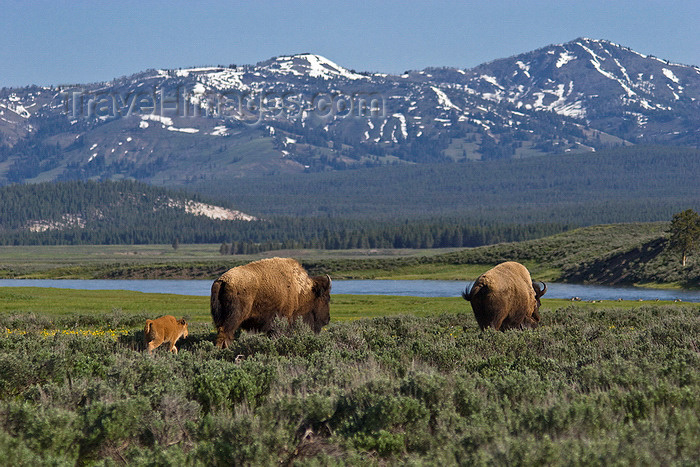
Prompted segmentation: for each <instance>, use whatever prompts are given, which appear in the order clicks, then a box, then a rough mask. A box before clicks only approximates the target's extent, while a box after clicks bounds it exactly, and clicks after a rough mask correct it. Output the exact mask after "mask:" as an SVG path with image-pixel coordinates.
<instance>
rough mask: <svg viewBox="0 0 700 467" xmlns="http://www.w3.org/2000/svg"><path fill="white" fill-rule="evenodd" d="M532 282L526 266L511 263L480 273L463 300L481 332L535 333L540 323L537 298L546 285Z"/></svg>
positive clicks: (543, 291)
mask: <svg viewBox="0 0 700 467" xmlns="http://www.w3.org/2000/svg"><path fill="white" fill-rule="evenodd" d="M542 285H543V288H540V286H539V284H537V283H536V282H533V281H532V279H531V278H530V272H529V271H528V270H527V268H526V267H525V266H523V265H522V264H520V263H516V262H514V261H508V262H505V263H501V264H499V265H498V266H496V267H494V268H492V269H490V270H488V271H486V272H485V273H483V274H482V275H481V276H479V278H477V280H476V281H474V285H473V286H472V289H471V292H469V291H468V290H465V291H464V292H463V293H462V297H464V299H465V300H467V301H470V302H471V304H472V309H473V310H474V316H475V317H476V321H477V322H478V323H479V327H480V328H481V330H482V331H483V330H484V329H486V328H488V327H492V328H494V329H496V330H501V331H504V330H506V329H523V328H531V329H534V328H536V327H537V326H538V323H539V321H540V315H539V309H540V297H541V296H542V295H544V294H545V292H546V291H547V285H546V284H544V282H543V283H542Z"/></svg>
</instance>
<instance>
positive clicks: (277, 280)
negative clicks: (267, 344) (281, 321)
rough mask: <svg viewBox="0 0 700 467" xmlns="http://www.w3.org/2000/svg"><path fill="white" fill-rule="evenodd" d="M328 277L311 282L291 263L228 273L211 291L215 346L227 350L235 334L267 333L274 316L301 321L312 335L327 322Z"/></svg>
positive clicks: (271, 262) (277, 261)
mask: <svg viewBox="0 0 700 467" xmlns="http://www.w3.org/2000/svg"><path fill="white" fill-rule="evenodd" d="M330 293H331V278H330V276H328V275H326V276H316V277H310V276H309V275H308V274H307V273H306V271H305V270H304V268H303V267H302V266H301V265H300V264H299V263H298V262H297V261H295V260H293V259H291V258H270V259H262V260H260V261H255V262H252V263H249V264H246V265H244V266H238V267H235V268H233V269H229V270H228V271H226V272H225V273H224V274H222V275H221V277H219V278H218V279H217V280H216V281H214V283H213V284H212V286H211V317H212V319H213V321H214V325H215V326H216V330H217V337H216V345H217V346H218V347H223V348H226V347H228V346H229V344H230V343H231V341H232V340H233V337H234V335H235V333H236V331H237V330H238V329H239V328H240V329H246V330H251V331H262V332H267V331H270V329H271V326H272V323H273V321H274V319H275V317H280V318H286V319H287V320H288V321H289V323H290V324H291V323H292V322H293V321H294V320H295V319H297V318H301V319H302V320H303V321H304V322H305V323H307V324H308V325H309V326H311V328H312V329H313V330H314V332H317V333H318V332H320V331H321V328H322V327H323V326H325V325H326V324H328V322H329V321H330Z"/></svg>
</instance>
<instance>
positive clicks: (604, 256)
mask: <svg viewBox="0 0 700 467" xmlns="http://www.w3.org/2000/svg"><path fill="white" fill-rule="evenodd" d="M668 226H669V224H668V223H665V222H656V223H633V224H612V225H597V226H591V227H585V228H580V229H576V230H572V231H569V232H564V233H560V234H556V235H552V236H549V237H545V238H540V239H535V240H527V241H522V242H511V243H500V244H497V245H488V246H480V247H476V248H469V249H465V250H459V251H456V252H452V253H445V254H437V255H432V256H424V257H413V258H395V259H366V260H345V261H341V260H339V261H318V262H306V263H305V266H306V267H307V268H309V269H311V270H312V271H314V272H328V273H331V274H336V275H337V276H340V277H347V278H384V279H387V278H413V279H416V278H424V279H463V280H464V279H474V278H476V276H478V275H479V274H480V273H482V272H484V271H486V269H488V267H489V266H491V265H495V264H498V263H501V262H503V261H519V262H522V263H523V264H525V265H526V266H527V267H528V268H529V269H530V271H531V273H532V276H533V277H534V278H537V279H540V280H546V281H556V282H574V283H583V282H588V283H596V284H618V285H623V284H624V285H632V284H650V285H654V284H656V285H665V286H681V287H700V258H699V257H698V255H695V256H693V257H692V258H689V261H688V264H687V266H686V267H682V266H681V263H680V259H679V258H678V257H677V256H676V255H673V254H671V253H669V252H668V251H667V250H666V241H667V238H666V237H667V233H666V231H667V230H668ZM475 265H479V266H478V267H476V266H475Z"/></svg>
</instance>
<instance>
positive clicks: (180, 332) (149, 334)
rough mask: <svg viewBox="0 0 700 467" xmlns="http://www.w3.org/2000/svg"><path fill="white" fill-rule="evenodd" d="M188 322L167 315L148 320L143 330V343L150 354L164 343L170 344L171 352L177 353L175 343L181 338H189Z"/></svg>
mask: <svg viewBox="0 0 700 467" xmlns="http://www.w3.org/2000/svg"><path fill="white" fill-rule="evenodd" d="M187 335H188V333H187V321H185V319H184V318H182V319H175V317H174V316H170V315H165V316H161V317H160V318H157V319H147V320H146V326H145V327H144V328H143V341H144V345H145V346H146V349H148V352H149V353H153V349H155V348H157V347H158V346H160V345H161V344H162V343H163V342H170V349H169V350H170V351H171V352H175V353H177V347H175V342H177V340H178V339H179V338H180V337H187Z"/></svg>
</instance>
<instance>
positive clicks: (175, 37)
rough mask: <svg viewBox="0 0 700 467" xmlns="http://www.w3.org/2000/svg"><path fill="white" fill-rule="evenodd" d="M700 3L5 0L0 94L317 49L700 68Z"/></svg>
mask: <svg viewBox="0 0 700 467" xmlns="http://www.w3.org/2000/svg"><path fill="white" fill-rule="evenodd" d="M699 20H700V2H699V1H697V0H679V1H674V0H661V1H652V0H637V1H614V0H586V1H582V0H579V1H566V0H564V1H530V0H521V1H512V2H511V1H502V0H492V1H488V2H486V1H483V2H473V1H463V2H456V1H454V2H453V1H437V2H428V1H420V2H419V1H387V2H363V1H361V0H355V1H324V2H308V1H299V2H292V1H267V0H260V1H256V2H231V1H209V2H206V1H202V2H184V1H176V0H175V1H167V2H166V1H148V0H141V1H124V2H103V1H91V2H82V1H70V2H48V1H21V0H0V64H1V66H0V86H8V87H10V86H11V87H16V86H24V85H29V84H39V85H50V84H54V85H57V84H67V83H88V82H95V81H107V80H110V79H112V78H115V77H118V76H123V75H129V74H132V73H136V72H138V71H142V70H145V69H148V68H178V67H190V66H202V65H217V64H222V65H228V64H231V63H235V64H238V65H242V64H254V63H257V62H259V61H262V60H266V59H268V58H270V57H273V56H277V55H285V54H293V53H302V52H312V53H317V54H320V55H323V56H325V57H327V58H329V59H331V60H333V61H335V62H337V63H339V64H340V65H343V66H345V67H347V68H351V69H355V70H357V71H380V72H385V73H402V72H403V71H404V70H415V69H423V68H426V67H429V66H453V67H459V68H469V67H473V66H476V65H478V64H481V63H484V62H487V61H490V60H494V59H497V58H503V57H508V56H511V55H515V54H519V53H522V52H528V51H530V50H534V49H537V48H540V47H544V46H546V45H549V44H559V43H564V42H568V41H570V40H573V39H576V38H577V37H582V36H583V37H589V38H593V39H607V40H610V41H613V42H615V43H618V44H620V45H624V46H627V47H631V48H632V49H633V50H635V51H637V52H640V53H644V54H651V55H655V56H657V57H660V58H663V59H668V60H671V61H673V62H677V63H684V64H690V65H698V66H700V27H698V21H699Z"/></svg>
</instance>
